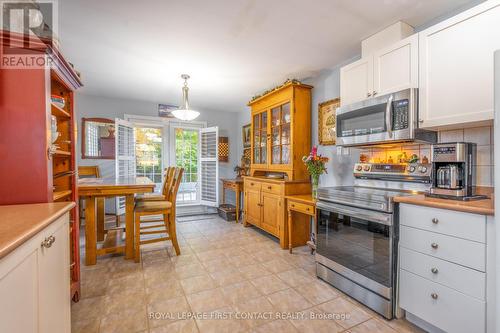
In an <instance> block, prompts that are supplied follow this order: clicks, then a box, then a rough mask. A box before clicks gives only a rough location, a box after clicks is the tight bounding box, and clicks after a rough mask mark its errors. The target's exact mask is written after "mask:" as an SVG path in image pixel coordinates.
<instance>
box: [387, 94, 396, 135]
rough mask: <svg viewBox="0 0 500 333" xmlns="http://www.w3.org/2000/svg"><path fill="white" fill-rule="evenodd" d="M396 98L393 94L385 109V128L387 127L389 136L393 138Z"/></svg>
mask: <svg viewBox="0 0 500 333" xmlns="http://www.w3.org/2000/svg"><path fill="white" fill-rule="evenodd" d="M393 99H394V96H393V95H392V94H391V95H390V96H389V99H388V100H387V106H386V107H385V126H387V134H389V137H390V138H392V112H391V111H392V100H393Z"/></svg>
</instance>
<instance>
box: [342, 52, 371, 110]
mask: <svg viewBox="0 0 500 333" xmlns="http://www.w3.org/2000/svg"><path fill="white" fill-rule="evenodd" d="M372 93H373V57H366V58H362V59H360V60H358V61H355V62H353V63H351V64H349V65H347V66H344V67H342V68H341V69H340V103H341V105H347V104H351V103H354V102H358V101H362V100H364V99H366V98H368V97H371V95H372Z"/></svg>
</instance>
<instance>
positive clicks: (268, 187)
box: [262, 183, 281, 194]
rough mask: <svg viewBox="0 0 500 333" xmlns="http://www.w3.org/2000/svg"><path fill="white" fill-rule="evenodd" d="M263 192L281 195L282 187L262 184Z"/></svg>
mask: <svg viewBox="0 0 500 333" xmlns="http://www.w3.org/2000/svg"><path fill="white" fill-rule="evenodd" d="M262 192H267V193H274V194H281V185H278V184H269V183H262Z"/></svg>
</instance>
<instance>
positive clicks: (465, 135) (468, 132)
mask: <svg viewBox="0 0 500 333" xmlns="http://www.w3.org/2000/svg"><path fill="white" fill-rule="evenodd" d="M438 140H439V142H442V143H444V142H456V141H465V142H474V143H476V144H477V163H476V164H477V166H476V184H477V185H480V186H493V169H494V164H493V161H494V158H493V151H494V149H493V143H494V140H493V127H492V126H483V127H473V128H465V129H459V130H445V131H439V132H438ZM403 151H405V152H406V153H407V155H408V156H410V155H412V154H417V155H418V156H419V157H420V160H422V158H423V157H424V156H426V157H427V158H429V159H430V146H429V145H419V144H416V145H402V146H395V147H390V148H366V149H362V150H360V153H361V154H365V155H367V156H368V157H369V158H370V159H371V160H372V161H375V162H378V161H388V160H389V159H393V160H394V162H396V161H397V155H399V154H400V153H401V152H403Z"/></svg>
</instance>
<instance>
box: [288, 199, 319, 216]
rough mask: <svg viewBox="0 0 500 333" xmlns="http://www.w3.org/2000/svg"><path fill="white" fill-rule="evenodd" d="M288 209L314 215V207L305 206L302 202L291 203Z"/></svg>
mask: <svg viewBox="0 0 500 333" xmlns="http://www.w3.org/2000/svg"><path fill="white" fill-rule="evenodd" d="M288 207H289V209H292V210H295V211H299V212H302V213H304V214H309V215H311V214H314V213H315V212H314V206H313V205H308V204H304V203H300V202H293V201H292V202H289V203H288Z"/></svg>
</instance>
